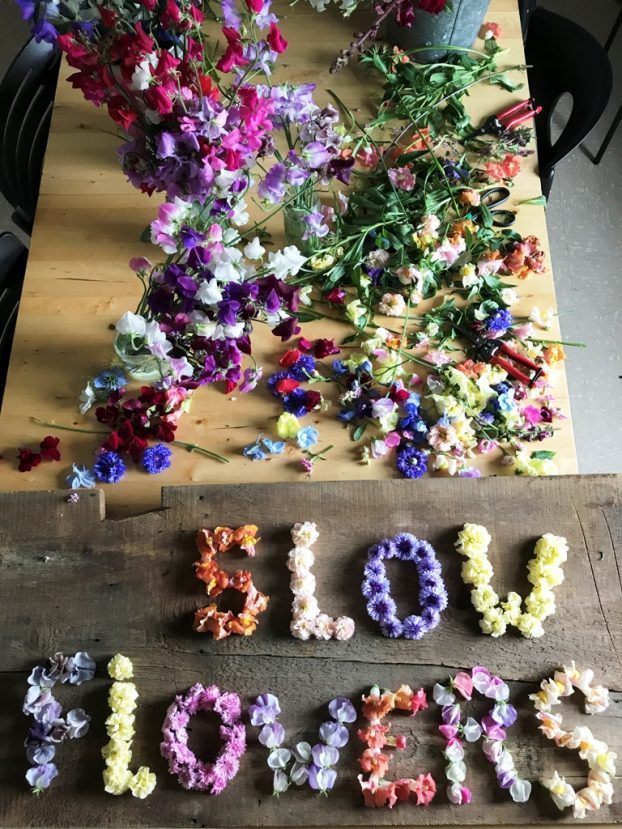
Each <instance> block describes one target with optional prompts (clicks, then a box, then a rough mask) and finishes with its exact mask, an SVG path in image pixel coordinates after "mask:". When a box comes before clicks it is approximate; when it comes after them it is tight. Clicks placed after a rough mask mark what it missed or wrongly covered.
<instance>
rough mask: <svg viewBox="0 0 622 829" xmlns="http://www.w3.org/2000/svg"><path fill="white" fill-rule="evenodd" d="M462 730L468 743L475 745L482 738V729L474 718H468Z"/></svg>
mask: <svg viewBox="0 0 622 829" xmlns="http://www.w3.org/2000/svg"><path fill="white" fill-rule="evenodd" d="M462 730H463V733H464V739H465V740H466V741H467V743H475V742H477V740H479V738H480V737H481V736H482V727H481V725H480V724H479V723H478V722H477V720H475V719H474V718H473V717H468V718H467V721H466V722H465V724H464V727H463V729H462Z"/></svg>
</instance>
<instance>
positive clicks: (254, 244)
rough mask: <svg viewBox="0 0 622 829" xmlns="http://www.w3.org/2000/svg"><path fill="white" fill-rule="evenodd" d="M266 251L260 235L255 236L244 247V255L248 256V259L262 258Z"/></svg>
mask: <svg viewBox="0 0 622 829" xmlns="http://www.w3.org/2000/svg"><path fill="white" fill-rule="evenodd" d="M265 252H266V249H265V248H264V247H262V245H261V242H260V241H259V236H255V238H254V239H253V240H252V241H251V242H249V243H248V244H247V245H246V247H245V248H244V256H246V258H247V259H253V260H257V259H261V257H262V256H263V255H264V253H265Z"/></svg>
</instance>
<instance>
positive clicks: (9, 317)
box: [0, 233, 28, 407]
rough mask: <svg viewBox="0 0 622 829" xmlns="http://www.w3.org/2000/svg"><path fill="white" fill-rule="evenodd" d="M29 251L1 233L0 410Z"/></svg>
mask: <svg viewBox="0 0 622 829" xmlns="http://www.w3.org/2000/svg"><path fill="white" fill-rule="evenodd" d="M27 259H28V248H26V247H24V245H22V243H21V242H20V241H19V239H18V238H17V236H14V235H13V234H12V233H0V407H1V406H2V397H3V395H4V384H5V383H6V375H7V371H8V368H9V358H10V356H11V345H12V344H13V334H14V333H15V321H16V320H17V309H18V307H19V300H20V297H21V295H22V287H23V284H24V272H25V270H26V260H27Z"/></svg>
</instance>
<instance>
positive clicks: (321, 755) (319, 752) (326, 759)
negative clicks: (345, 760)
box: [311, 743, 339, 768]
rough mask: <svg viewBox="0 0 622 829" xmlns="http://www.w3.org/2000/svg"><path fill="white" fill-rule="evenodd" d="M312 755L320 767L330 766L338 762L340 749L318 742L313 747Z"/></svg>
mask: <svg viewBox="0 0 622 829" xmlns="http://www.w3.org/2000/svg"><path fill="white" fill-rule="evenodd" d="M311 756H312V757H313V762H314V763H315V765H316V766H317V767H318V768H330V766H334V765H336V764H337V762H338V760H339V751H338V750H337V749H336V748H335V747H334V746H325V745H323V744H322V743H316V744H315V745H314V746H313V748H312V749H311Z"/></svg>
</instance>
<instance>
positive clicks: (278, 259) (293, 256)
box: [268, 245, 306, 279]
mask: <svg viewBox="0 0 622 829" xmlns="http://www.w3.org/2000/svg"><path fill="white" fill-rule="evenodd" d="M305 262H306V257H305V256H303V255H302V254H301V253H300V251H299V250H298V248H297V247H296V245H288V246H287V247H285V248H283V250H278V251H276V253H270V254H268V267H269V269H270V270H272V272H273V273H274V275H275V276H276V278H277V279H285V278H286V277H287V276H289V275H290V274H291V275H292V276H296V274H297V273H298V271H299V270H300V268H301V267H302V266H303V264H304V263H305Z"/></svg>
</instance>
